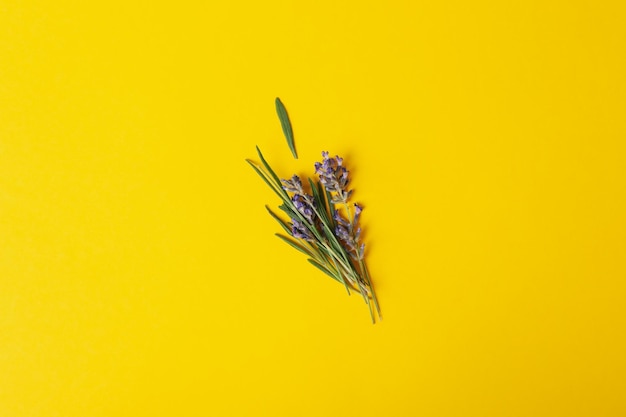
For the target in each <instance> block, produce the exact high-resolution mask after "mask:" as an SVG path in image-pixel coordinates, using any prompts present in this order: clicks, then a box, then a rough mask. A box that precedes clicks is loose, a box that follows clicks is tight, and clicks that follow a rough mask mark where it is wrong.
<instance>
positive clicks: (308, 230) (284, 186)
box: [247, 98, 382, 323]
mask: <svg viewBox="0 0 626 417" xmlns="http://www.w3.org/2000/svg"><path fill="white" fill-rule="evenodd" d="M276 110H277V113H278V118H279V119H280V122H281V125H282V128H283V133H284V134H285V137H286V139H287V143H288V145H289V148H290V149H291V152H292V154H293V156H294V158H297V153H296V151H295V146H294V140H293V131H292V128H291V122H290V121H289V116H288V114H287V111H286V110H285V107H284V106H283V104H282V102H281V101H280V99H278V98H277V99H276ZM256 150H257V153H258V156H259V159H260V161H261V164H257V163H255V162H253V161H251V160H249V159H248V160H247V162H248V163H249V164H250V165H251V166H252V168H253V169H254V170H255V171H256V173H257V174H258V175H259V176H260V177H261V178H262V179H263V181H265V183H266V184H267V185H268V186H269V187H270V188H271V189H272V190H273V191H274V192H275V193H276V195H278V197H279V198H280V199H281V200H282V204H281V205H280V206H278V208H279V209H280V210H282V211H283V212H284V213H285V214H287V216H288V217H289V219H290V220H289V221H286V220H284V219H283V218H281V217H280V216H278V215H277V214H276V213H275V212H274V211H272V210H271V209H270V208H269V207H268V206H265V207H266V209H267V211H268V212H269V214H270V215H271V216H272V217H273V218H274V219H275V220H276V221H277V222H278V223H279V224H280V226H281V227H282V228H283V230H284V231H285V233H286V235H283V234H280V233H277V234H276V236H278V237H279V238H280V239H281V240H283V241H284V242H285V243H287V244H288V245H290V246H291V247H293V248H294V249H296V250H298V251H300V252H302V253H303V254H305V255H306V256H307V257H308V261H309V262H310V263H311V264H312V265H313V266H315V267H316V268H318V269H319V270H321V271H322V272H324V273H325V274H326V275H328V276H330V277H331V278H333V279H334V280H336V281H337V282H339V283H341V284H342V285H343V286H344V287H345V288H346V291H347V292H348V294H351V291H356V292H358V293H359V294H361V296H362V297H363V299H364V300H365V303H366V304H367V305H368V307H369V310H370V315H371V317H372V322H373V323H375V322H376V316H378V318H379V319H381V318H382V316H381V314H380V307H379V305H378V300H377V298H376V293H375V292H374V287H373V286H372V281H371V278H370V275H369V272H368V269H367V265H366V264H365V259H364V255H365V245H364V244H363V243H362V242H361V228H360V226H359V219H360V216H361V212H362V211H363V209H362V207H361V206H360V205H358V204H357V203H354V204H351V203H350V197H351V195H352V190H350V189H348V183H349V176H348V174H349V173H348V170H347V169H346V167H345V166H344V164H343V159H342V158H340V157H339V156H335V157H330V156H329V154H328V152H322V157H323V160H322V161H321V162H316V163H315V174H316V176H317V178H316V179H312V178H307V180H306V181H305V183H304V184H303V183H302V180H301V179H300V177H298V176H297V175H293V176H292V177H291V178H290V179H280V178H279V177H278V176H277V175H276V173H275V172H274V170H273V169H272V168H271V167H270V165H269V164H268V163H267V161H266V160H265V158H264V156H263V154H262V153H261V150H260V149H259V148H258V147H257V148H256Z"/></svg>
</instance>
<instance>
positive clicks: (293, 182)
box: [281, 175, 304, 194]
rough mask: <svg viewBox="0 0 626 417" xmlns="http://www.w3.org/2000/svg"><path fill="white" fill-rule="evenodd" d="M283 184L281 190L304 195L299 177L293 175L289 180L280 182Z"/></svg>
mask: <svg viewBox="0 0 626 417" xmlns="http://www.w3.org/2000/svg"><path fill="white" fill-rule="evenodd" d="M281 181H282V183H283V189H284V190H285V191H287V192H289V193H296V194H304V191H303V189H302V181H300V177H298V176H297V175H294V176H293V177H291V179H289V180H281Z"/></svg>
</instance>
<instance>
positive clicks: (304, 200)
mask: <svg viewBox="0 0 626 417" xmlns="http://www.w3.org/2000/svg"><path fill="white" fill-rule="evenodd" d="M291 201H293V205H294V206H295V207H296V210H298V211H299V212H300V213H301V214H302V215H303V216H304V218H305V219H307V220H308V221H309V223H311V224H313V220H314V218H315V212H314V211H313V209H312V208H311V202H312V201H313V196H311V195H308V194H304V195H303V194H294V196H293V197H292V198H291Z"/></svg>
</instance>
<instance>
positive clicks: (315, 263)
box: [307, 258, 343, 284]
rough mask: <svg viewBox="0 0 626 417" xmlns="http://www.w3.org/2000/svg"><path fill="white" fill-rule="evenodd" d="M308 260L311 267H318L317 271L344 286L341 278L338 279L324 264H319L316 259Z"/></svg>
mask: <svg viewBox="0 0 626 417" xmlns="http://www.w3.org/2000/svg"><path fill="white" fill-rule="evenodd" d="M307 260H308V261H309V263H310V264H311V265H313V266H314V267H316V268H317V269H319V270H320V271H322V272H323V273H325V274H326V275H328V276H329V277H331V278H332V279H334V280H335V281H338V282H340V283H342V284H343V282H342V281H341V280H340V279H339V278H337V277H336V276H335V275H334V274H333V273H332V272H330V271H329V270H328V269H326V267H325V266H323V265H322V264H320V263H319V262H317V261H316V260H314V259H310V258H309V259H307Z"/></svg>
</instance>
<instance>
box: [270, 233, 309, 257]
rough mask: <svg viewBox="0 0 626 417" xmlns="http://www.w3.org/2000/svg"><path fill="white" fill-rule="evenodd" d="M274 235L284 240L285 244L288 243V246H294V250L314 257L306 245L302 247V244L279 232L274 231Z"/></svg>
mask: <svg viewBox="0 0 626 417" xmlns="http://www.w3.org/2000/svg"><path fill="white" fill-rule="evenodd" d="M276 236H278V237H279V238H280V240H282V241H283V242H285V243H286V244H288V245H289V246H291V247H292V248H294V249H295V250H297V251H299V252H302V253H304V254H305V255H307V256H310V257H312V258H314V257H315V255H314V254H313V252H311V251H310V250H308V249H307V248H306V247H304V246H303V245H302V244H300V243H298V242H296V241H294V240H292V239H289V238H288V237H287V236H283V235H281V234H279V233H276Z"/></svg>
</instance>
